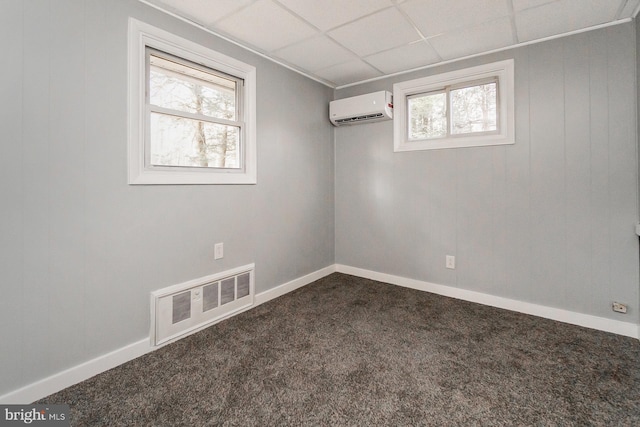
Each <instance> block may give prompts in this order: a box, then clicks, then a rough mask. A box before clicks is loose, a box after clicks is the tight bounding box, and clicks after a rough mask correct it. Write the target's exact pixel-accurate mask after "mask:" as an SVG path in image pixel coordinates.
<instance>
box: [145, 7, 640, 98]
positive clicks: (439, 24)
mask: <svg viewBox="0 0 640 427" xmlns="http://www.w3.org/2000/svg"><path fill="white" fill-rule="evenodd" d="M144 1H146V2H148V3H150V4H153V5H156V6H158V7H160V8H162V9H165V10H167V11H170V12H173V13H175V14H177V15H179V16H182V17H183V18H186V19H188V20H190V21H193V22H195V23H197V24H199V25H201V26H203V27H206V28H208V29H210V30H211V31H213V32H215V33H217V34H220V35H223V36H225V37H227V38H229V39H231V40H234V41H236V42H237V43H239V44H241V45H243V46H246V47H248V48H250V49H252V50H254V51H257V52H259V53H262V54H264V55H266V56H268V57H270V58H273V59H274V60H276V61H277V62H280V63H282V64H285V65H287V66H289V67H291V68H293V69H296V70H298V71H301V72H302V73H304V74H306V75H308V76H310V77H312V78H314V79H316V80H319V81H321V82H323V83H325V84H327V85H329V86H332V87H339V86H344V85H348V84H352V83H356V82H360V81H363V80H368V79H373V78H376V77H381V76H385V75H388V74H393V73H398V72H402V71H407V70H410V69H414V68H419V67H424V66H428V65H433V64H437V63H439V62H443V61H450V60H455V59H458V58H463V57H466V56H469V55H475V54H479V53H483V52H488V51H493V50H496V49H504V48H508V47H510V46H514V45H518V44H521V43H528V42H532V41H535V40H539V39H543V38H547V37H553V36H558V35H562V34H566V33H570V32H573V31H578V30H584V29H587V28H590V27H594V26H599V25H602V24H611V23H614V22H616V21H623V20H626V19H628V18H632V17H634V15H635V13H637V10H638V8H639V7H640V0H144Z"/></svg>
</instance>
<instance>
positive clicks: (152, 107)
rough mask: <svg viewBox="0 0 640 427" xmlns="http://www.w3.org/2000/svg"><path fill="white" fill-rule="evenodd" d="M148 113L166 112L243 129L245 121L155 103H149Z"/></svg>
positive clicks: (171, 114)
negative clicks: (190, 111)
mask: <svg viewBox="0 0 640 427" xmlns="http://www.w3.org/2000/svg"><path fill="white" fill-rule="evenodd" d="M148 113H149V114H151V113H157V114H164V115H167V116H175V117H182V118H185V119H191V120H198V121H201V122H207V123H213V124H218V125H225V126H233V127H237V128H240V129H242V127H243V126H244V123H243V122H241V121H238V120H228V119H221V118H218V117H211V116H205V115H203V114H195V113H189V112H187V111H180V110H174V109H172V108H165V107H160V106H157V105H154V104H148Z"/></svg>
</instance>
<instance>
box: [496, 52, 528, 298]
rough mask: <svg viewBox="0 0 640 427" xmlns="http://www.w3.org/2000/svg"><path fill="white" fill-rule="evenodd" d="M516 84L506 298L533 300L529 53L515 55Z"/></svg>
mask: <svg viewBox="0 0 640 427" xmlns="http://www.w3.org/2000/svg"><path fill="white" fill-rule="evenodd" d="M514 61H515V64H514V66H515V73H516V76H518V77H517V79H516V85H515V98H516V99H517V100H518V102H517V103H516V117H515V126H516V135H517V143H516V144H515V145H512V146H510V147H508V149H507V150H506V165H505V170H506V182H505V186H506V206H507V207H506V220H505V223H504V230H505V233H506V245H507V248H508V250H507V257H506V265H505V276H506V288H505V289H504V291H503V294H502V295H504V296H506V297H508V298H514V299H518V298H521V299H524V300H527V301H530V300H533V298H534V293H535V290H534V288H533V286H532V283H533V281H532V274H531V271H532V257H531V244H530V240H531V236H532V231H531V227H530V224H531V197H530V187H531V164H530V162H529V156H530V152H531V143H530V137H529V130H530V120H529V116H530V108H529V75H530V73H529V51H528V50H527V49H519V50H516V51H515V52H514Z"/></svg>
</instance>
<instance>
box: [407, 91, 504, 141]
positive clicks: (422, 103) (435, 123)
mask: <svg viewBox="0 0 640 427" xmlns="http://www.w3.org/2000/svg"><path fill="white" fill-rule="evenodd" d="M497 86H498V85H497V81H489V82H482V83H474V84H466V85H464V86H463V87H445V88H443V89H441V90H438V91H432V92H429V93H420V94H416V95H412V96H409V97H407V103H408V106H407V107H408V113H409V121H408V125H409V132H408V137H409V140H411V141H415V140H423V139H433V138H446V137H448V136H450V135H469V134H482V133H490V132H495V131H496V130H497V129H498V113H497V104H498V102H497V99H498V96H497Z"/></svg>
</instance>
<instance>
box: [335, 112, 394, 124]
mask: <svg viewBox="0 0 640 427" xmlns="http://www.w3.org/2000/svg"><path fill="white" fill-rule="evenodd" d="M378 117H384V114H382V113H378V114H368V115H366V116H358V117H350V118H348V119H340V120H336V123H340V124H342V123H348V122H359V121H362V120H371V119H375V118H378Z"/></svg>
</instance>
